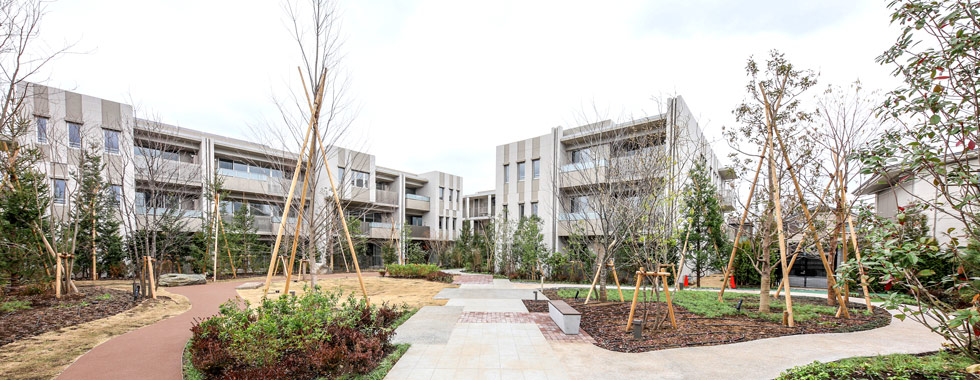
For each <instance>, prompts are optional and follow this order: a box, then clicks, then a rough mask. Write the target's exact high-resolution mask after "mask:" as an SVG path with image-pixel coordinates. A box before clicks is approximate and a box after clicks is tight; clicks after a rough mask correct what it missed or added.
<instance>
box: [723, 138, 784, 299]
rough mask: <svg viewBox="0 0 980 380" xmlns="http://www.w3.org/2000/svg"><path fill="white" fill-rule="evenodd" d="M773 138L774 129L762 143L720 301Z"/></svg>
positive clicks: (726, 271)
mask: <svg viewBox="0 0 980 380" xmlns="http://www.w3.org/2000/svg"><path fill="white" fill-rule="evenodd" d="M771 140H772V129H769V132H768V133H767V134H766V143H765V144H763V145H762V152H761V153H759V165H757V166H756V167H755V176H754V177H753V178H752V186H751V187H749V196H748V198H747V199H746V200H745V211H742V219H741V221H740V222H739V223H738V231H737V232H736V233H735V243H734V244H733V245H732V254H731V255H730V256H729V257H728V265H727V266H725V278H724V279H723V280H722V281H721V290H720V291H719V292H718V302H721V301H722V297H724V296H725V288H726V287H727V286H728V277H729V276H731V273H732V270H733V269H734V268H732V266H734V265H735V253H736V252H738V239H739V238H740V237H742V226H744V225H745V219H747V218H748V217H749V206H750V205H751V204H752V196H753V195H754V194H755V185H756V184H757V183H758V182H759V172H760V171H762V162H763V161H765V157H766V151H767V150H768V149H769V142H771Z"/></svg>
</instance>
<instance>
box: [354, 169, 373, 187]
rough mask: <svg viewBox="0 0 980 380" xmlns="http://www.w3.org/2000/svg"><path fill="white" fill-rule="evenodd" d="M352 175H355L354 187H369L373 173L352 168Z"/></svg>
mask: <svg viewBox="0 0 980 380" xmlns="http://www.w3.org/2000/svg"><path fill="white" fill-rule="evenodd" d="M351 175H352V176H353V177H354V178H353V180H354V187H360V188H363V189H367V188H368V182H371V175H370V174H368V173H365V172H359V171H357V170H351Z"/></svg>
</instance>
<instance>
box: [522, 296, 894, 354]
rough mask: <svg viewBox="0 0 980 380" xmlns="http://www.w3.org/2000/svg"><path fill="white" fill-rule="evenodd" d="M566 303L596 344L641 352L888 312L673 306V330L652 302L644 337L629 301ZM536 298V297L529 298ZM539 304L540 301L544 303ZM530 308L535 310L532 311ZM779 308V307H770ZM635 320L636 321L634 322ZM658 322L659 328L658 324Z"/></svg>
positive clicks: (882, 319) (804, 329) (856, 307)
mask: <svg viewBox="0 0 980 380" xmlns="http://www.w3.org/2000/svg"><path fill="white" fill-rule="evenodd" d="M545 295H546V296H548V298H549V299H560V298H559V297H558V294H557V292H556V291H555V290H553V289H546V290H545ZM564 301H565V302H567V303H568V304H569V305H571V306H572V307H574V308H575V309H576V310H578V311H580V312H582V324H581V328H582V330H585V331H586V332H588V333H589V335H591V336H592V337H593V338H594V339H595V341H596V345H597V346H599V347H602V348H605V349H607V350H612V351H619V352H645V351H656V350H663V349H668V348H676V347H695V346H714V345H719V344H728V343H736V342H745V341H750V340H756V339H766V338H773V337H779V336H785V335H798V334H819V333H838V332H852V331H862V330H870V329H873V328H877V327H881V326H885V325H887V324H888V323H889V322H890V321H891V318H892V317H891V314H889V313H888V312H887V311H885V310H883V309H881V308H877V307H876V308H874V312H873V313H872V314H871V315H865V314H864V313H863V310H864V305H861V304H857V303H853V302H852V303H850V304H849V306H850V307H849V310H850V312H851V318H849V319H844V318H836V317H834V316H832V315H820V316H819V317H816V318H813V319H810V320H807V321H798V322H796V327H785V326H783V325H782V324H781V322H779V321H772V320H769V319H764V318H752V317H750V316H747V315H741V314H740V315H728V316H722V317H704V316H700V315H697V314H694V313H692V312H690V311H688V310H687V309H685V308H683V307H681V306H678V305H676V304H675V305H674V315H675V317H676V319H677V328H676V329H673V328H671V327H670V322H669V321H664V322H661V321H662V320H663V316H664V315H665V313H666V310H667V305H666V303H662V302H650V303H649V304H648V305H647V306H648V307H649V313H648V315H649V318H650V323H648V324H646V325H645V326H644V332H643V337H642V338H640V339H634V338H633V333H632V331H631V332H626V323H627V320H628V319H629V311H630V302H618V301H613V302H602V303H590V304H588V305H584V299H573V298H565V299H564ZM531 302H535V301H531ZM542 303H543V304H542ZM793 303H794V305H802V304H812V305H825V304H826V303H825V300H822V299H817V298H807V297H799V298H794V299H793ZM525 305H527V306H528V310H529V311H532V312H534V311H538V310H542V308H543V310H544V311H547V303H546V302H545V301H537V302H535V303H533V304H530V305H529V304H528V301H525ZM643 306H644V305H642V304H640V305H637V316H636V321H639V320H642V319H643ZM532 308H534V310H532ZM773 310H777V309H775V308H774V309H773ZM634 323H636V322H634ZM658 324H659V325H660V326H659V328H658V327H657V326H656V325H658Z"/></svg>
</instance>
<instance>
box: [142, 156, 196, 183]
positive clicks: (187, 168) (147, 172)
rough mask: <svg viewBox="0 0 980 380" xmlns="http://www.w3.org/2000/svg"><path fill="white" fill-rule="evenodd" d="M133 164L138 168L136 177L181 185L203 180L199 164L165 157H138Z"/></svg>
mask: <svg viewBox="0 0 980 380" xmlns="http://www.w3.org/2000/svg"><path fill="white" fill-rule="evenodd" d="M133 166H134V167H135V169H136V178H137V179H141V180H153V181H155V182H166V183H174V184H180V185H190V184H193V185H200V184H201V183H202V182H203V180H202V177H201V165H199V164H192V163H187V162H177V161H170V160H163V159H159V160H155V161H147V160H142V159H138V158H137V159H136V160H135V161H134V164H133Z"/></svg>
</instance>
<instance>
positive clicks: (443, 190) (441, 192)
mask: <svg viewBox="0 0 980 380" xmlns="http://www.w3.org/2000/svg"><path fill="white" fill-rule="evenodd" d="M445 193H446V188H445V187H440V188H439V199H443V197H445ZM440 225H441V224H440ZM439 228H442V227H439Z"/></svg>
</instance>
